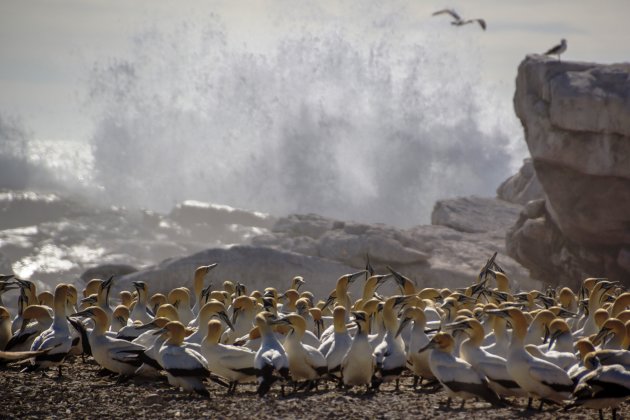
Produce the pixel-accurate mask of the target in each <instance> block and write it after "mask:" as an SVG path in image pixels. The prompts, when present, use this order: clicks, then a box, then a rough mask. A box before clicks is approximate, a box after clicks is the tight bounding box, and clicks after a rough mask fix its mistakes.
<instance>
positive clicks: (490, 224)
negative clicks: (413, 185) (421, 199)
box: [431, 196, 522, 233]
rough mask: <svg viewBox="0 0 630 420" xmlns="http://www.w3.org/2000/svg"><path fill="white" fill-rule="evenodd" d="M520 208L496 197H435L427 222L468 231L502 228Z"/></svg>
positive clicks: (513, 218) (509, 225)
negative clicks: (429, 220)
mask: <svg viewBox="0 0 630 420" xmlns="http://www.w3.org/2000/svg"><path fill="white" fill-rule="evenodd" d="M521 208H522V207H521V206H520V205H517V204H513V203H509V202H507V201H503V200H499V199H496V198H484V197H475V196H472V197H460V198H454V199H448V200H439V201H437V202H436V203H435V206H434V207H433V213H432V214H431V224H433V225H441V226H448V227H450V228H453V229H455V230H458V231H461V232H469V233H480V232H489V231H493V230H504V231H505V230H507V229H508V228H509V227H511V226H512V225H513V224H514V222H515V221H516V219H517V218H518V214H519V213H520V211H521Z"/></svg>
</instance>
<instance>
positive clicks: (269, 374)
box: [256, 365, 278, 397]
mask: <svg viewBox="0 0 630 420" xmlns="http://www.w3.org/2000/svg"><path fill="white" fill-rule="evenodd" d="M273 372H274V367H273V365H265V366H264V367H263V368H262V369H260V370H259V372H258V382H259V383H258V389H257V390H256V393H257V394H258V396H259V397H264V396H265V395H266V394H267V393H268V392H269V390H270V389H271V385H273V383H274V382H275V381H277V380H278V378H277V377H276V376H274V375H273Z"/></svg>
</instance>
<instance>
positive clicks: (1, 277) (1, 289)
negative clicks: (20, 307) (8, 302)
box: [0, 274, 20, 306]
mask: <svg viewBox="0 0 630 420" xmlns="http://www.w3.org/2000/svg"><path fill="white" fill-rule="evenodd" d="M12 278H13V274H8V275H7V274H0V306H4V302H3V301H2V295H3V294H4V293H5V292H7V291H9V290H13V289H17V288H19V287H20V286H19V285H17V284H15V283H13V282H11V279H12Z"/></svg>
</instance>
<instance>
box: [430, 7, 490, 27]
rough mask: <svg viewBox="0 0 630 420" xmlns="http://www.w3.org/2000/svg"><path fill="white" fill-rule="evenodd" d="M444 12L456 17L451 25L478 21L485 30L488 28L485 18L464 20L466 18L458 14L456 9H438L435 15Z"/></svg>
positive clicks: (462, 24)
mask: <svg viewBox="0 0 630 420" xmlns="http://www.w3.org/2000/svg"><path fill="white" fill-rule="evenodd" d="M443 14H447V15H450V16H451V17H452V18H453V19H454V20H453V21H452V22H451V25H455V26H464V25H468V24H469V23H475V22H477V23H478V24H479V26H481V29H483V30H484V31H485V30H486V21H485V20H484V19H466V20H464V19H462V18H461V16H459V15H458V14H457V12H456V11H455V10H454V9H443V10H438V11H437V12H435V13H433V16H437V15H443Z"/></svg>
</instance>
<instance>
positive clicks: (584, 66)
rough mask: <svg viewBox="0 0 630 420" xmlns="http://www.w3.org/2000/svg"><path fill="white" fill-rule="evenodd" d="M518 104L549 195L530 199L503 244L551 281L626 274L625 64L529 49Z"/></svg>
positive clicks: (629, 190) (506, 191)
mask: <svg viewBox="0 0 630 420" xmlns="http://www.w3.org/2000/svg"><path fill="white" fill-rule="evenodd" d="M514 107H515V110H516V114H517V116H518V117H519V119H520V120H521V122H522V124H523V128H524V130H525V140H526V142H527V146H528V148H529V151H530V154H531V162H532V166H533V168H534V170H535V176H536V178H537V179H538V181H539V182H540V185H541V187H542V190H543V192H544V200H545V202H544V210H543V209H542V207H543V206H542V204H540V203H538V202H537V203H536V204H532V205H529V204H528V205H527V206H526V209H525V214H523V215H522V216H521V218H519V220H518V221H517V223H516V225H515V226H514V227H513V229H511V230H510V232H508V235H507V241H508V246H507V248H508V252H509V253H510V255H512V256H513V257H514V258H516V259H517V260H518V261H520V262H521V263H523V264H524V265H525V266H526V267H527V268H529V269H530V270H532V273H533V272H536V273H538V275H541V276H542V277H541V278H542V279H544V280H546V281H550V282H551V283H552V284H559V283H564V284H569V283H574V282H576V278H577V279H580V278H582V277H583V276H585V275H592V276H596V277H613V276H614V277H616V278H617V279H618V280H622V281H625V282H628V280H627V275H628V274H629V273H630V270H629V265H628V264H627V262H626V251H625V249H627V248H628V246H629V245H630V229H629V228H628V226H630V118H628V115H630V64H613V65H601V64H594V63H575V62H566V61H562V62H559V61H558V60H554V59H551V58H546V57H541V56H528V57H527V58H526V59H525V60H524V61H523V62H522V63H521V65H520V66H519V70H518V76H517V80H516V93H515V95H514ZM524 166H525V165H524ZM522 178H523V179H524V178H525V175H523V176H522ZM524 182H525V181H521V183H524ZM516 183H517V180H515V181H514V182H513V184H516ZM519 185H520V184H519ZM512 187H514V188H512ZM517 190H519V188H517V187H515V186H514V185H512V186H510V187H509V188H508V186H507V185H505V183H504V185H502V186H501V187H500V188H499V193H500V195H503V196H505V197H507V198H510V199H512V198H514V197H516V196H518V193H516V194H513V192H514V191H517ZM542 213H544V214H542ZM540 217H542V219H543V220H538V219H539V218H540ZM535 238H539V239H540V238H544V239H545V240H549V239H550V238H552V239H551V241H550V242H549V243H542V244H541V243H540V242H537V241H536V240H534V239H535ZM628 283H629V284H630V282H628Z"/></svg>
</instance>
